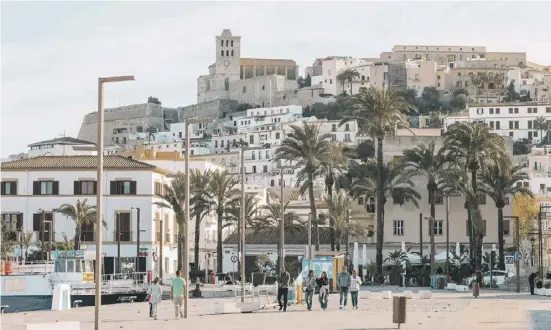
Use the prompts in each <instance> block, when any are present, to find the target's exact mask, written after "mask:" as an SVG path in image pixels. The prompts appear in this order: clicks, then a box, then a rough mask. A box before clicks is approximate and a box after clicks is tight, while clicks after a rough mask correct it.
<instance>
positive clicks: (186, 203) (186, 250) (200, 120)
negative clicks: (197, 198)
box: [182, 117, 221, 319]
mask: <svg viewBox="0 0 551 330" xmlns="http://www.w3.org/2000/svg"><path fill="white" fill-rule="evenodd" d="M213 122H215V119H214V118H198V117H194V118H187V119H185V120H184V130H185V132H184V135H185V139H186V158H185V162H184V171H185V173H184V175H185V176H184V178H185V186H186V187H185V188H186V189H185V190H186V192H185V195H186V196H185V197H186V198H185V201H184V240H185V241H184V244H183V247H182V248H183V249H184V280H185V282H186V285H185V290H186V292H184V318H185V319H187V310H188V296H189V246H188V222H189V218H190V216H189V205H190V203H189V199H190V198H189V197H190V196H189V159H190V157H191V151H190V147H191V144H190V141H189V140H190V134H189V125H190V124H198V123H213ZM219 257H221V256H219Z"/></svg>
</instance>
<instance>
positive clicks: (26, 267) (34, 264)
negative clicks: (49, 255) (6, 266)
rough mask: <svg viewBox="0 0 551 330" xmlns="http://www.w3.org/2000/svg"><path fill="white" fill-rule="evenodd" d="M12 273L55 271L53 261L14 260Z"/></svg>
mask: <svg viewBox="0 0 551 330" xmlns="http://www.w3.org/2000/svg"><path fill="white" fill-rule="evenodd" d="M11 264H12V268H11V269H12V274H44V273H51V272H53V271H54V262H53V261H27V262H25V263H24V264H20V263H17V262H12V263H11Z"/></svg>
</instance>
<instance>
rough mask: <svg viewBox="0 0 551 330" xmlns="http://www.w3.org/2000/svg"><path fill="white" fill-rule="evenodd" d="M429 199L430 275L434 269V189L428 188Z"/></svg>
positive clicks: (433, 272)
mask: <svg viewBox="0 0 551 330" xmlns="http://www.w3.org/2000/svg"><path fill="white" fill-rule="evenodd" d="M429 196H430V197H429V200H430V222H429V230H430V232H429V233H430V273H431V275H434V274H435V269H434V254H435V252H436V251H435V250H436V247H435V244H434V228H435V223H434V222H435V219H434V217H435V216H436V210H435V208H434V198H435V191H434V190H429Z"/></svg>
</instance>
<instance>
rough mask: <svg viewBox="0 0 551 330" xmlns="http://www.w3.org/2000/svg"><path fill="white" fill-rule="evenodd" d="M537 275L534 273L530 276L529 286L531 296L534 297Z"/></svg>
mask: <svg viewBox="0 0 551 330" xmlns="http://www.w3.org/2000/svg"><path fill="white" fill-rule="evenodd" d="M535 282H536V273H532V274H530V276H528V285H529V286H530V294H531V295H532V296H533V295H534V287H535V286H536V283H535Z"/></svg>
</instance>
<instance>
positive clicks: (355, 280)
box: [350, 270, 362, 309]
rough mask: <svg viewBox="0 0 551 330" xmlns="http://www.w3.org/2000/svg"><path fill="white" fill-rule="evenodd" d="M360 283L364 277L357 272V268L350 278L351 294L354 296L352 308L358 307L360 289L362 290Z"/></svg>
mask: <svg viewBox="0 0 551 330" xmlns="http://www.w3.org/2000/svg"><path fill="white" fill-rule="evenodd" d="M360 285H362V279H361V278H360V277H359V276H358V273H356V270H354V271H352V277H351V278H350V296H351V298H352V309H358V291H360Z"/></svg>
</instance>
